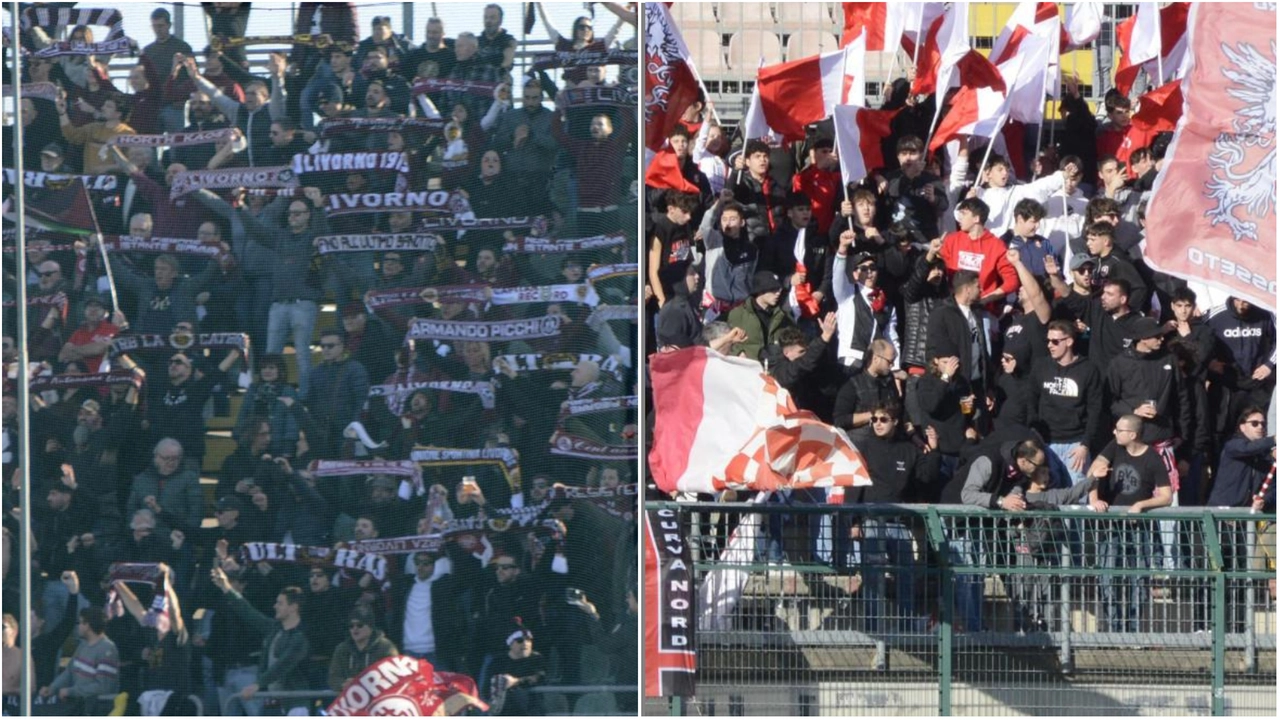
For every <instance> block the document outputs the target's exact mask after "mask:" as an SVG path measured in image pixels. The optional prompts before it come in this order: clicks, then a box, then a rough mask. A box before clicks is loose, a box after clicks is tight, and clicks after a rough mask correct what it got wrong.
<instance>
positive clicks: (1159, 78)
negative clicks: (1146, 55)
mask: <svg viewBox="0 0 1280 720" xmlns="http://www.w3.org/2000/svg"><path fill="white" fill-rule="evenodd" d="M1152 5H1155V6H1156V32H1157V33H1159V32H1161V31H1162V28H1161V26H1160V3H1158V2H1157V3H1152ZM1163 41H1164V38H1161V43H1160V50H1159V51H1158V52H1156V87H1160V86H1161V85H1163V84H1164V42H1163Z"/></svg>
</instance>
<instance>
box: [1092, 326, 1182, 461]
mask: <svg viewBox="0 0 1280 720" xmlns="http://www.w3.org/2000/svg"><path fill="white" fill-rule="evenodd" d="M1107 387H1108V388H1109V389H1110V396H1111V398H1112V401H1111V414H1112V415H1114V416H1116V417H1119V416H1121V415H1126V414H1128V413H1131V412H1133V411H1134V409H1135V408H1137V407H1139V406H1140V405H1142V404H1143V403H1145V402H1146V401H1147V400H1155V401H1156V409H1157V413H1156V416H1155V417H1153V418H1147V419H1145V420H1144V421H1143V425H1142V438H1141V439H1142V442H1144V443H1147V444H1151V443H1157V442H1162V441H1165V440H1169V439H1171V438H1175V437H1184V438H1187V439H1190V433H1191V429H1192V414H1191V413H1192V405H1191V398H1190V396H1189V395H1188V394H1187V381H1186V379H1185V378H1184V377H1183V376H1182V371H1181V370H1179V369H1178V361H1177V359H1176V358H1174V357H1173V355H1172V354H1170V353H1169V352H1168V351H1167V350H1164V349H1163V348H1161V349H1160V350H1157V351H1155V352H1153V353H1147V354H1146V355H1143V354H1140V353H1138V352H1137V351H1136V350H1134V348H1133V347H1129V348H1127V349H1126V350H1125V351H1124V352H1122V353H1121V354H1120V356H1119V357H1117V358H1115V359H1113V360H1112V361H1111V367H1110V369H1109V370H1108V371H1107Z"/></svg>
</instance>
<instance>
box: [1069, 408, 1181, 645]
mask: <svg viewBox="0 0 1280 720" xmlns="http://www.w3.org/2000/svg"><path fill="white" fill-rule="evenodd" d="M1142 425H1143V422H1142V418H1140V417H1138V416H1137V415H1123V416H1121V418H1120V419H1119V420H1117V421H1116V427H1115V431H1114V432H1115V439H1114V440H1112V441H1111V442H1110V443H1108V444H1107V446H1106V447H1105V448H1103V450H1102V452H1101V453H1099V454H1098V457H1097V459H1095V460H1094V461H1093V465H1092V466H1090V468H1089V475H1090V476H1092V477H1094V478H1096V481H1095V483H1094V489H1093V490H1091V491H1090V492H1089V504H1090V505H1091V506H1092V507H1093V508H1094V510H1097V511H1098V512H1103V511H1105V510H1107V509H1108V508H1109V507H1110V506H1112V505H1115V506H1117V507H1127V508H1128V509H1129V513H1131V514H1137V513H1141V512H1143V511H1145V510H1150V509H1152V508H1159V507H1165V506H1167V505H1169V504H1170V503H1172V502H1173V488H1172V487H1171V486H1170V484H1169V471H1168V469H1166V468H1165V464H1164V462H1163V461H1162V460H1161V459H1160V455H1159V454H1158V453H1157V452H1155V449H1154V448H1152V447H1151V446H1150V445H1147V444H1146V443H1144V442H1142V441H1141V440H1139V439H1138V438H1140V437H1141V436H1142ZM1150 526H1151V524H1150V523H1140V524H1139V523H1125V524H1119V523H1106V524H1104V525H1102V526H1100V527H1098V526H1095V527H1098V530H1097V532H1096V535H1097V538H1096V542H1097V543H1098V550H1097V552H1098V554H1099V555H1100V557H1099V559H1098V560H1099V562H1098V565H1099V566H1101V567H1102V568H1104V569H1107V570H1109V569H1113V568H1117V567H1120V568H1125V569H1141V568H1145V567H1147V563H1148V561H1149V559H1150V558H1151V553H1152V551H1153V550H1154V548H1153V547H1151V540H1152V538H1151V527H1150ZM1086 534H1088V529H1087V528H1086ZM1148 582H1149V579H1148V578H1147V577H1144V576H1142V575H1138V574H1135V575H1132V576H1130V577H1129V578H1128V581H1127V582H1125V583H1124V589H1123V590H1122V593H1121V595H1122V597H1120V598H1116V593H1115V578H1114V576H1112V575H1111V574H1109V573H1103V574H1102V577H1101V579H1100V584H1101V588H1102V604H1103V607H1104V613H1105V616H1106V620H1107V627H1108V628H1109V630H1110V631H1111V632H1137V631H1138V617H1139V609H1138V608H1139V602H1140V598H1141V597H1142V595H1143V593H1142V592H1141V590H1142V589H1143V588H1144V587H1145V586H1146V585H1147V583H1148ZM1117 600H1118V602H1117Z"/></svg>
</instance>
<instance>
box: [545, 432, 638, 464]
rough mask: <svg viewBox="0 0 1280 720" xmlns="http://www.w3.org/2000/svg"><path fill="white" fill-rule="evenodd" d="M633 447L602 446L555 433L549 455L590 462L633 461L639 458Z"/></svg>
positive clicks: (578, 437) (566, 434)
mask: <svg viewBox="0 0 1280 720" xmlns="http://www.w3.org/2000/svg"><path fill="white" fill-rule="evenodd" d="M637 453H638V448H637V447H636V446H635V445H604V444H601V443H598V442H596V441H594V440H590V439H588V438H584V437H581V436H578V435H570V434H568V433H565V432H560V431H556V432H555V433H554V434H553V435H552V436H551V454H552V455H564V456H566V457H577V458H587V459H590V460H634V459H636V458H637V457H639V455H638V454H637Z"/></svg>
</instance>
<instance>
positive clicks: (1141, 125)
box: [1126, 80, 1182, 148]
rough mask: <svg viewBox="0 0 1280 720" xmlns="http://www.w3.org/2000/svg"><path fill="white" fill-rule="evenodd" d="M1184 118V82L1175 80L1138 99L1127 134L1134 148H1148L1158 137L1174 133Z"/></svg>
mask: <svg viewBox="0 0 1280 720" xmlns="http://www.w3.org/2000/svg"><path fill="white" fill-rule="evenodd" d="M1181 117H1182V81H1181V80H1173V81H1171V82H1167V83H1165V84H1164V85H1161V86H1160V87H1158V88H1156V89H1154V90H1151V91H1149V92H1147V93H1146V94H1145V95H1143V96H1142V97H1139V98H1138V108H1137V111H1136V112H1134V113H1133V117H1131V118H1130V120H1129V132H1128V133H1126V135H1127V136H1128V138H1129V140H1130V141H1131V143H1132V146H1133V147H1136V148H1139V147H1147V146H1148V145H1150V144H1151V141H1152V140H1154V139H1155V137H1156V135H1158V134H1160V133H1162V132H1172V131H1173V130H1174V129H1176V128H1177V127H1178V118H1181Z"/></svg>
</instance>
